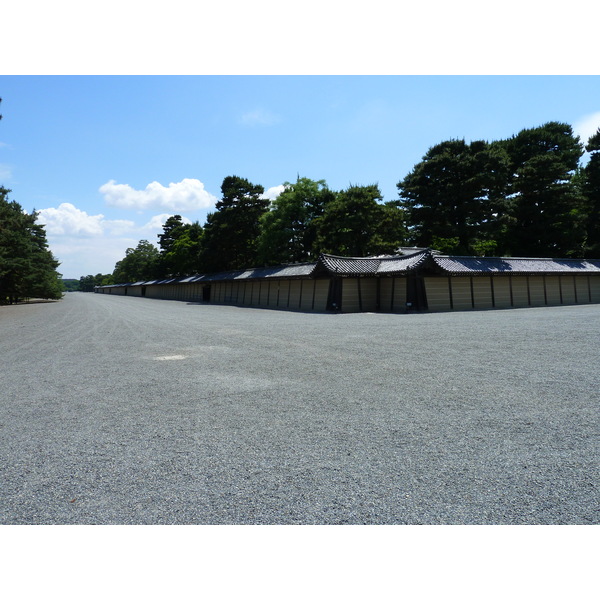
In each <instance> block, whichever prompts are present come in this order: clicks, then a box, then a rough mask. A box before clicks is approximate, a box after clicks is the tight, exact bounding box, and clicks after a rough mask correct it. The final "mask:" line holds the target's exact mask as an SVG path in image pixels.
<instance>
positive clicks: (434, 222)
mask: <svg viewBox="0 0 600 600" xmlns="http://www.w3.org/2000/svg"><path fill="white" fill-rule="evenodd" d="M508 166H509V161H508V157H507V155H506V153H505V151H504V150H503V149H502V148H500V147H498V146H495V145H491V144H488V143H487V142H485V141H475V142H471V143H469V144H468V143H466V142H465V141H464V140H448V141H445V142H441V143H440V144H437V145H435V146H433V147H431V148H430V149H429V150H428V152H427V154H425V156H424V157H423V160H422V161H421V162H420V163H418V164H417V165H415V167H414V168H413V170H412V171H411V172H410V173H409V174H408V175H407V176H406V177H405V178H404V179H403V180H402V181H400V182H399V183H398V185H397V187H398V190H399V193H400V198H401V200H402V202H401V205H402V206H403V207H404V209H405V210H406V219H407V225H408V228H409V236H410V242H411V243H412V244H415V245H417V246H432V247H436V248H437V249H439V250H442V251H447V252H451V253H455V254H471V253H473V252H477V251H478V250H479V251H481V249H482V248H485V247H486V244H487V247H488V248H490V249H492V248H494V247H495V246H496V245H497V243H498V242H497V238H498V237H499V231H498V230H497V228H496V225H497V224H498V223H499V221H498V220H497V217H498V215H499V214H501V213H503V211H504V206H503V198H504V190H505V188H506V183H507V177H508V172H509V170H508Z"/></svg>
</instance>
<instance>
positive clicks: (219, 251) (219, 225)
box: [200, 175, 269, 272]
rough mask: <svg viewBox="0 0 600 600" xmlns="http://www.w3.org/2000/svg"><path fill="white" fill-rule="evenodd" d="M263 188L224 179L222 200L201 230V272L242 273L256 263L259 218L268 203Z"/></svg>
mask: <svg viewBox="0 0 600 600" xmlns="http://www.w3.org/2000/svg"><path fill="white" fill-rule="evenodd" d="M264 191H265V190H264V188H263V186H262V185H255V184H253V183H250V182H249V181H248V180H247V179H242V178H241V177H237V176H235V175H232V176H228V177H225V179H224V180H223V183H222V185H221V193H222V199H221V200H220V201H219V202H217V205H216V208H217V210H216V211H215V212H213V213H210V214H209V215H208V217H207V220H206V225H205V226H204V236H203V241H202V251H201V256H200V263H201V264H200V266H201V270H203V271H206V272H215V271H228V270H234V269H244V268H247V267H251V266H254V265H255V264H256V263H257V240H258V236H259V233H260V219H261V216H262V215H263V214H264V213H265V212H266V211H267V210H268V206H269V200H267V199H265V198H263V197H262V194H263V193H264Z"/></svg>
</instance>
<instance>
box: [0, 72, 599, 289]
mask: <svg viewBox="0 0 600 600" xmlns="http://www.w3.org/2000/svg"><path fill="white" fill-rule="evenodd" d="M0 97H2V98H3V102H2V104H1V105H0V112H1V113H2V114H3V117H4V118H3V119H2V121H0V184H2V185H4V186H5V187H8V188H10V189H11V190H12V194H11V198H12V199H14V200H16V201H18V202H19V203H20V204H21V205H22V206H23V207H24V208H25V209H26V210H28V211H31V210H32V209H34V208H35V209H36V210H38V211H41V215H40V220H41V221H42V222H44V223H45V224H46V230H47V234H48V239H49V242H50V246H51V249H52V250H53V252H54V253H55V255H56V256H57V258H58V259H59V260H60V261H61V263H62V264H61V267H60V268H59V271H60V272H61V273H63V275H64V276H65V277H68V278H78V277H80V276H81V275H85V274H90V273H91V274H95V273H98V272H102V273H109V272H112V270H113V268H114V264H115V262H116V261H117V260H119V259H120V258H122V257H123V256H124V254H125V250H126V248H128V247H135V245H137V242H138V241H139V240H140V239H148V240H150V241H152V242H156V241H157V234H158V233H160V232H161V231H162V229H161V226H162V223H164V220H165V219H166V218H167V216H169V215H171V214H177V213H178V214H181V215H182V216H184V217H185V218H187V219H189V220H191V221H195V220H199V221H200V223H204V220H205V218H206V214H207V212H208V211H210V210H211V209H212V208H213V206H214V202H216V200H217V199H218V198H219V196H220V185H221V182H222V180H223V178H224V177H226V176H227V175H239V176H241V177H245V178H248V179H249V180H250V181H252V182H253V183H257V184H260V185H262V186H264V188H265V190H266V192H267V193H268V194H269V195H270V196H271V197H273V196H274V194H275V193H276V191H277V189H278V186H281V185H282V184H283V183H284V182H285V181H293V180H295V179H296V177H297V175H298V174H299V175H300V176H303V177H310V178H312V179H325V180H326V181H327V183H328V185H329V186H330V187H331V188H332V189H343V188H345V187H347V186H348V185H350V184H359V185H362V184H365V185H366V184H371V183H377V184H379V187H380V189H381V191H382V193H383V196H384V200H392V199H395V198H397V189H396V184H397V182H398V181H399V180H400V179H402V178H403V177H404V176H405V175H406V174H407V173H408V172H409V171H410V170H411V169H412V167H413V166H414V165H415V164H416V163H417V162H418V161H419V160H420V159H421V157H422V156H423V154H425V152H427V150H428V148H429V147H430V146H432V145H433V144H436V143H438V142H440V141H443V140H445V139H450V138H464V139H466V140H474V139H486V140H494V139H501V138H506V137H509V136H511V135H513V134H515V133H517V132H518V131H519V130H520V129H523V128H525V127H533V126H536V125H540V124H542V123H544V122H547V121H549V120H560V121H565V122H567V123H570V124H571V125H573V126H574V128H575V129H576V131H577V132H578V133H580V134H581V135H583V136H585V135H590V134H591V133H593V131H595V129H596V127H598V126H600V77H598V76H452V75H448V76H425V75H423V76H393V75H390V76H375V75H368V76H328V75H322V76H275V75H273V76H253V75H246V76H218V75H217V76H212V75H204V76H53V75H45V76H37V75H25V76H13V75H4V76H0Z"/></svg>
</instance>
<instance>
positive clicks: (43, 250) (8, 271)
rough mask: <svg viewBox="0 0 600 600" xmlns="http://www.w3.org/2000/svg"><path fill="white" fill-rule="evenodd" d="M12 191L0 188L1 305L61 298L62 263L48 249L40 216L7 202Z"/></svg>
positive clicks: (15, 203) (13, 202)
mask: <svg viewBox="0 0 600 600" xmlns="http://www.w3.org/2000/svg"><path fill="white" fill-rule="evenodd" d="M9 193H10V190H8V189H6V188H4V187H0V303H6V302H9V303H12V302H16V301H18V300H19V299H23V298H34V297H35V298H47V299H53V300H57V299H59V298H61V297H62V290H63V286H62V284H61V282H60V277H61V276H60V273H58V272H57V269H58V266H59V264H60V263H59V262H58V261H57V260H56V259H55V258H54V256H53V254H52V252H51V251H50V250H49V248H48V242H47V241H46V231H45V229H44V226H43V225H40V224H39V223H37V222H36V221H37V213H36V212H35V211H33V213H32V214H28V213H26V212H25V211H24V210H23V208H22V207H21V205H20V204H19V203H17V202H15V201H14V200H12V201H9V200H8V194H9Z"/></svg>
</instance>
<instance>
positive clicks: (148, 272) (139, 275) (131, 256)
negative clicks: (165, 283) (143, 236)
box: [113, 240, 160, 283]
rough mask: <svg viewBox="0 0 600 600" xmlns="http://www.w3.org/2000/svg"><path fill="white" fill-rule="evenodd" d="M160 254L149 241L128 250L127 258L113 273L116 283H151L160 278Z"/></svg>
mask: <svg viewBox="0 0 600 600" xmlns="http://www.w3.org/2000/svg"><path fill="white" fill-rule="evenodd" d="M159 261H160V253H159V251H158V248H157V247H156V246H154V245H153V244H151V243H150V242H149V241H148V240H140V242H139V243H138V245H137V246H136V247H135V248H127V250H126V251H125V258H123V259H122V260H120V261H119V262H117V264H116V265H115V270H114V271H113V280H114V283H129V282H134V281H149V280H150V279H156V278H157V277H159V276H160V262H159Z"/></svg>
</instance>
